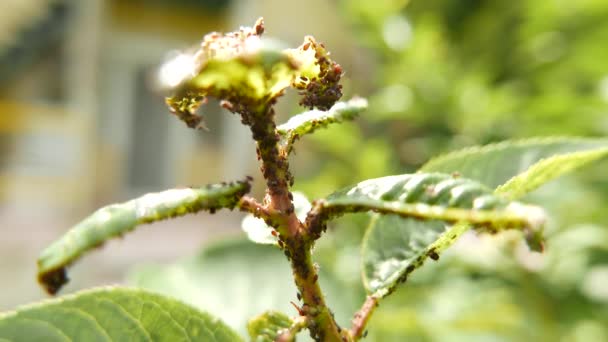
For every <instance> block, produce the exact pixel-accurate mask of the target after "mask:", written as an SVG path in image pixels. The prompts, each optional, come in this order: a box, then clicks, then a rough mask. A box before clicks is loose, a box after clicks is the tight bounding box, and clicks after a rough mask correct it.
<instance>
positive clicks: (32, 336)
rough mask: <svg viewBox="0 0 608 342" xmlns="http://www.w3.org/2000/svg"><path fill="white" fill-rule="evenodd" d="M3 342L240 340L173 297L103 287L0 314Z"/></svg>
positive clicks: (223, 325) (220, 325)
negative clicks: (4, 341)
mask: <svg viewBox="0 0 608 342" xmlns="http://www.w3.org/2000/svg"><path fill="white" fill-rule="evenodd" d="M3 339H5V340H8V341H45V342H47V341H58V342H59V341H87V342H88V341H167V342H173V341H218V342H219V341H226V342H229V341H240V340H241V338H240V337H239V336H238V334H236V333H235V332H234V331H233V330H231V329H230V328H229V327H228V326H226V325H225V324H224V323H222V322H221V321H219V320H218V319H217V318H214V317H212V316H211V315H209V314H206V313H203V312H200V311H198V310H196V309H194V308H192V307H190V306H188V305H186V304H183V303H181V302H179V301H176V300H174V299H170V298H167V297H163V296H160V295H157V294H153V293H150V292H147V291H143V290H138V289H129V288H119V287H108V288H101V289H93V290H87V291H83V292H80V293H76V294H73V295H69V296H65V297H61V298H57V299H53V300H49V301H45V302H42V303H39V304H35V305H31V306H26V307H23V308H21V309H18V310H17V311H15V312H9V313H5V314H0V340H3Z"/></svg>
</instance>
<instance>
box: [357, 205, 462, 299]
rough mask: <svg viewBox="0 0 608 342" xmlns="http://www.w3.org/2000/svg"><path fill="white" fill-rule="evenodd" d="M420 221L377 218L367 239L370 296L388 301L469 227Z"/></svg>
mask: <svg viewBox="0 0 608 342" xmlns="http://www.w3.org/2000/svg"><path fill="white" fill-rule="evenodd" d="M448 227H449V225H446V223H445V222H442V221H420V220H415V219H411V218H402V217H399V216H396V215H383V216H380V215H374V217H373V218H372V220H371V222H370V226H369V228H368V230H367V231H366V233H365V236H364V238H363V244H362V246H361V258H362V262H363V273H362V277H363V284H364V286H365V288H366V289H367V291H368V292H369V293H373V294H374V295H376V296H378V297H385V296H387V295H389V294H390V293H392V292H393V291H394V290H395V289H396V288H397V286H398V285H399V284H400V283H403V282H405V281H406V280H407V278H408V276H409V275H410V274H411V273H412V272H413V271H415V270H416V269H418V268H420V267H421V266H422V265H423V264H424V262H425V261H426V260H427V258H429V257H430V258H431V259H433V260H437V259H439V254H440V252H442V251H443V250H444V249H445V248H447V247H449V246H450V245H451V242H453V241H454V240H455V239H456V238H457V237H458V236H460V235H461V234H462V233H464V232H465V231H466V230H467V229H468V225H467V224H463V223H460V224H456V225H454V228H456V229H454V228H452V229H450V230H448Z"/></svg>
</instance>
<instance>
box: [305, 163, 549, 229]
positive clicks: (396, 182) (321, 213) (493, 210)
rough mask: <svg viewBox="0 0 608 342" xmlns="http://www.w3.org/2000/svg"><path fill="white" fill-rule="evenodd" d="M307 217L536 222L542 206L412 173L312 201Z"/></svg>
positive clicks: (504, 224) (448, 178)
mask: <svg viewBox="0 0 608 342" xmlns="http://www.w3.org/2000/svg"><path fill="white" fill-rule="evenodd" d="M313 211H315V212H316V213H313V214H312V215H309V219H315V217H321V218H322V219H325V220H326V219H328V218H332V217H336V216H339V215H342V214H344V213H349V212H361V211H376V212H380V213H384V214H398V215H400V216H403V217H412V218H418V219H432V220H442V221H446V222H460V221H466V222H469V223H471V224H473V225H476V226H482V227H486V228H490V229H492V230H497V229H501V228H526V227H539V226H542V225H543V223H544V213H543V211H542V210H541V209H540V208H538V207H534V206H527V205H523V204H521V203H518V202H509V201H507V200H505V199H503V198H501V197H499V196H496V195H493V194H492V190H490V189H489V188H487V187H485V186H484V185H482V184H480V183H478V182H476V181H473V180H470V179H466V178H461V177H454V176H452V175H447V174H442V173H416V174H405V175H398V176H388V177H382V178H375V179H370V180H366V181H364V182H361V183H359V184H356V185H355V186H352V187H347V188H345V189H342V190H340V191H338V192H335V193H333V194H332V195H330V196H329V197H327V198H326V199H324V200H320V201H318V202H317V203H315V209H313Z"/></svg>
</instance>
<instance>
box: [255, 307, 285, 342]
mask: <svg viewBox="0 0 608 342" xmlns="http://www.w3.org/2000/svg"><path fill="white" fill-rule="evenodd" d="M292 324H293V320H292V319H291V318H289V317H288V316H287V315H285V314H284V313H282V312H278V311H266V312H264V313H263V314H261V315H259V316H256V317H254V318H253V319H251V320H250V321H249V323H247V331H249V337H250V338H251V341H253V342H274V341H275V339H276V338H277V336H278V335H279V333H281V332H282V331H285V330H286V329H289V327H290V326H291V325H292Z"/></svg>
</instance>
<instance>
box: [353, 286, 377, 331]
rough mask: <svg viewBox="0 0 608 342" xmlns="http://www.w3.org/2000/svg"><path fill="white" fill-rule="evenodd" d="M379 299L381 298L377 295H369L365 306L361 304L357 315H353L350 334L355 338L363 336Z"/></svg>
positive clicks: (364, 303)
mask: <svg viewBox="0 0 608 342" xmlns="http://www.w3.org/2000/svg"><path fill="white" fill-rule="evenodd" d="M378 300H379V299H378V297H376V296H373V295H371V296H367V298H366V299H365V302H363V306H361V309H360V310H359V311H357V313H355V316H354V317H353V325H352V327H351V328H350V335H351V337H352V338H353V340H355V341H356V340H359V339H360V338H361V337H362V336H363V334H364V331H365V326H366V325H367V322H368V321H369V319H370V318H371V316H372V314H373V313H374V310H375V309H376V307H377V306H378Z"/></svg>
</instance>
